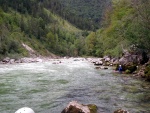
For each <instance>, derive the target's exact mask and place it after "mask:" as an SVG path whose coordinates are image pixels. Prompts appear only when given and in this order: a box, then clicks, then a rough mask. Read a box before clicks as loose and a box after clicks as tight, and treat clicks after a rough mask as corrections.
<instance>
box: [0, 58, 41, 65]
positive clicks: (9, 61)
mask: <svg viewBox="0 0 150 113" xmlns="http://www.w3.org/2000/svg"><path fill="white" fill-rule="evenodd" d="M41 61H42V59H41V58H26V57H24V58H20V59H11V58H9V57H6V58H4V59H3V60H1V61H0V64H14V63H33V62H41Z"/></svg>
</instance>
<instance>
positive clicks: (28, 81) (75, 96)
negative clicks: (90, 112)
mask: <svg viewBox="0 0 150 113" xmlns="http://www.w3.org/2000/svg"><path fill="white" fill-rule="evenodd" d="M61 62H62V63H60V64H53V62H52V61H50V62H41V63H31V64H15V65H0V78H1V79H0V111H1V113H14V112H15V111H16V110H17V109H19V108H21V107H25V106H27V107H31V108H32V109H33V110H34V111H35V112H36V113H61V111H62V110H63V108H64V107H65V106H66V105H67V104H68V103H69V102H70V101H72V100H76V101H78V102H79V103H83V104H90V103H92V104H96V105H97V106H98V108H99V111H98V112H99V113H100V112H103V113H112V112H113V111H114V110H116V109H118V108H123V109H125V110H128V111H129V112H131V113H150V83H148V82H143V81H141V80H137V79H133V78H131V77H126V76H125V75H117V76H114V75H113V73H112V70H111V69H108V70H96V69H94V66H93V65H92V64H90V63H88V62H87V61H73V59H70V60H62V61H61Z"/></svg>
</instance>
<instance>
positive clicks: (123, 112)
mask: <svg viewBox="0 0 150 113" xmlns="http://www.w3.org/2000/svg"><path fill="white" fill-rule="evenodd" d="M114 113H129V112H128V111H126V110H123V109H118V110H116V111H114Z"/></svg>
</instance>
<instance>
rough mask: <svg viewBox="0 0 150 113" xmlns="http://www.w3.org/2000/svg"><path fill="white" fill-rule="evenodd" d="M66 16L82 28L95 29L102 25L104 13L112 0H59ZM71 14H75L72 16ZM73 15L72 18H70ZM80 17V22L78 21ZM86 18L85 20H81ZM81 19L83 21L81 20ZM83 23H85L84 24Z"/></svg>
mask: <svg viewBox="0 0 150 113" xmlns="http://www.w3.org/2000/svg"><path fill="white" fill-rule="evenodd" d="M59 1H60V2H61V4H62V5H63V8H62V9H64V12H66V14H65V16H66V18H67V19H68V20H69V21H71V22H72V23H75V24H76V25H77V26H78V27H80V28H82V29H90V30H94V29H97V28H99V27H100V24H101V20H102V16H103V13H104V11H105V9H106V7H107V6H109V5H110V4H111V0H59ZM70 15H73V17H71V16H70ZM68 16H69V17H71V18H68ZM76 18H78V19H77V20H78V22H79V24H81V26H80V25H79V24H77V22H76ZM81 20H84V21H81ZM80 21H81V22H80ZM82 23H85V24H83V25H82Z"/></svg>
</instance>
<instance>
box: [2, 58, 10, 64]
mask: <svg viewBox="0 0 150 113" xmlns="http://www.w3.org/2000/svg"><path fill="white" fill-rule="evenodd" d="M9 61H10V58H9V57H6V58H4V59H3V60H2V62H3V63H8V62H9Z"/></svg>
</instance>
